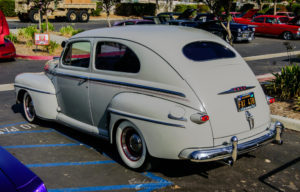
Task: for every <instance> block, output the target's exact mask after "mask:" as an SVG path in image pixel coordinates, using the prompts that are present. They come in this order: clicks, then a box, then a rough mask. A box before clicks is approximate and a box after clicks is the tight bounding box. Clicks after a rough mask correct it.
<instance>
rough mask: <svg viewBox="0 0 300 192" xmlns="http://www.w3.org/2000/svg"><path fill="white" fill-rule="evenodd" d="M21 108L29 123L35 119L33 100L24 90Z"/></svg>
mask: <svg viewBox="0 0 300 192" xmlns="http://www.w3.org/2000/svg"><path fill="white" fill-rule="evenodd" d="M23 109H24V115H25V118H26V120H27V121H28V122H29V123H33V122H36V121H37V117H36V113H35V109H34V104H33V100H32V98H31V96H30V95H29V94H28V92H26V93H25V94H24V96H23Z"/></svg>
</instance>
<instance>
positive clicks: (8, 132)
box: [0, 129, 54, 134]
mask: <svg viewBox="0 0 300 192" xmlns="http://www.w3.org/2000/svg"><path fill="white" fill-rule="evenodd" d="M4 131H6V132H4ZM51 132H54V131H53V130H31V131H7V129H3V130H2V129H0V134H18V133H19V134H21V133H51Z"/></svg>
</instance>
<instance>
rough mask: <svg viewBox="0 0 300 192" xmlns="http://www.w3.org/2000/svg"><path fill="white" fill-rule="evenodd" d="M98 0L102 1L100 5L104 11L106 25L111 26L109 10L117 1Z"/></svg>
mask: <svg viewBox="0 0 300 192" xmlns="http://www.w3.org/2000/svg"><path fill="white" fill-rule="evenodd" d="M100 2H102V5H101V7H102V9H103V10H104V11H105V13H106V21H107V25H108V27H111V23H110V20H109V16H110V11H111V9H112V7H113V6H114V5H115V4H116V2H117V1H116V0H101V1H100Z"/></svg>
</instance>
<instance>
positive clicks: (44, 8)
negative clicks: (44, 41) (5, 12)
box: [29, 0, 59, 32]
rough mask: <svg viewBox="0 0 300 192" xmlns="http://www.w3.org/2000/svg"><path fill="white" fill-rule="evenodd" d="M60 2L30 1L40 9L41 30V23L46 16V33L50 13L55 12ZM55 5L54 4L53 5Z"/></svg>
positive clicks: (46, 0)
mask: <svg viewBox="0 0 300 192" xmlns="http://www.w3.org/2000/svg"><path fill="white" fill-rule="evenodd" d="M58 1H59V0H29V2H32V3H33V4H34V7H36V8H38V9H39V14H40V19H39V29H40V30H41V23H42V21H41V20H42V18H43V15H45V16H46V31H47V32H48V30H49V29H48V15H47V12H48V11H54V9H55V7H56V5H57V4H58ZM52 3H53V4H52Z"/></svg>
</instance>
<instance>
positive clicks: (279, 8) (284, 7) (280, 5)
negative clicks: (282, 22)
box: [276, 4, 288, 12]
mask: <svg viewBox="0 0 300 192" xmlns="http://www.w3.org/2000/svg"><path fill="white" fill-rule="evenodd" d="M276 10H277V11H283V12H287V11H288V10H287V8H286V6H285V5H283V4H277V6H276Z"/></svg>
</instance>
